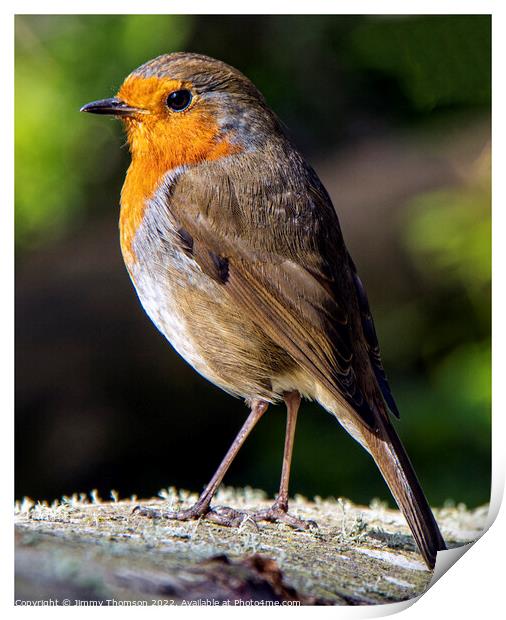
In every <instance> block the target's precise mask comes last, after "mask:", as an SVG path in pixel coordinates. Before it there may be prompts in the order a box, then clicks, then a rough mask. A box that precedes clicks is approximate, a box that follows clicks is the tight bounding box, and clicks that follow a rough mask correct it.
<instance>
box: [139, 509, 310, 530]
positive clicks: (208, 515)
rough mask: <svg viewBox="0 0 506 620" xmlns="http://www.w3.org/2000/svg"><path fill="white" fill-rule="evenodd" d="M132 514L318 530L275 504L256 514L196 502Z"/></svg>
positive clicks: (159, 517) (229, 524) (238, 524)
mask: <svg viewBox="0 0 506 620" xmlns="http://www.w3.org/2000/svg"><path fill="white" fill-rule="evenodd" d="M134 512H135V513H136V514H138V515H140V516H142V517H147V518H148V519H172V520H175V521H190V520H194V519H200V518H204V519H206V520H208V521H211V522H212V523H217V524H218V525H224V526H226V527H239V526H240V525H242V524H243V523H246V522H248V521H250V522H254V523H258V522H259V521H268V522H270V523H284V524H285V525H288V526H290V527H292V528H294V529H296V530H309V529H313V528H318V525H317V523H316V522H315V521H312V520H305V519H300V518H298V517H295V516H294V515H291V514H290V513H289V512H288V508H287V506H284V505H281V504H278V503H277V502H275V503H274V504H273V505H272V506H271V507H270V508H265V509H263V510H258V511H257V512H253V513H250V512H246V511H244V510H237V509H235V508H230V507H228V506H216V507H214V508H210V507H209V506H206V505H204V504H199V503H198V502H197V503H196V504H194V505H193V506H191V507H190V508H187V509H186V510H175V511H168V510H159V509H158V508H151V507H149V506H136V507H135V508H134Z"/></svg>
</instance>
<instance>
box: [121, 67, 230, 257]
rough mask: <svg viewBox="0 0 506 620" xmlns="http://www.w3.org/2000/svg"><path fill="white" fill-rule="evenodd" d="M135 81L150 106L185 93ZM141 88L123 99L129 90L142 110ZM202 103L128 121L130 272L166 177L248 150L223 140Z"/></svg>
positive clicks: (124, 237) (124, 235) (124, 220)
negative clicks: (148, 211)
mask: <svg viewBox="0 0 506 620" xmlns="http://www.w3.org/2000/svg"><path fill="white" fill-rule="evenodd" d="M131 80H132V78H130V81H131ZM134 80H138V81H141V82H142V84H141V85H138V86H139V87H140V86H142V88H143V89H144V92H148V93H149V98H150V103H151V102H152V101H153V100H155V101H156V100H158V99H159V100H160V101H161V102H163V101H164V96H165V94H166V92H167V91H168V90H169V89H170V87H172V88H178V87H180V83H173V82H171V83H170V84H168V83H166V81H165V82H164V81H163V80H162V81H160V80H157V81H156V82H154V83H152V80H153V78H147V79H145V78H134ZM160 82H162V85H160ZM139 87H137V88H136V85H135V84H134V85H132V84H131V83H129V84H128V89H127V92H126V93H124V94H123V92H122V91H123V90H124V89H125V86H124V87H122V90H120V93H119V96H121V97H122V98H123V99H124V100H126V101H127V102H128V103H131V104H132V105H141V106H142V104H143V101H142V99H141V100H139V98H137V99H136V98H135V97H134V96H133V95H132V92H133V93H135V92H138V91H139ZM155 87H157V88H158V89H159V91H160V93H161V94H160V95H157V92H158V91H157V92H155V93H153V91H154V89H155ZM127 97H128V98H127ZM157 97H158V99H157ZM198 103H199V102H198V98H197V97H196V98H195V100H194V103H193V105H192V107H191V108H190V109H189V110H188V111H187V112H183V113H172V114H170V113H167V112H166V110H164V109H163V103H161V104H160V107H159V109H157V108H155V109H154V110H153V104H152V103H151V105H150V109H151V110H153V111H152V113H151V114H149V115H143V116H142V117H141V118H140V119H127V120H126V129H127V134H128V141H129V144H130V150H131V154H132V162H131V164H130V167H129V169H128V172H127V176H126V180H125V184H124V186H123V189H122V192H121V215H120V239H121V249H122V253H123V257H124V259H125V262H126V263H127V267H128V265H129V264H131V263H132V262H135V261H136V257H135V252H134V250H133V239H134V237H135V233H136V231H137V229H138V227H139V225H140V224H141V222H142V219H143V216H144V211H145V208H146V203H147V201H148V200H149V199H150V198H151V197H152V196H153V194H154V192H155V191H156V189H157V187H158V186H159V184H160V183H161V181H162V179H163V178H164V176H165V175H166V174H167V173H168V172H170V171H171V170H173V169H174V168H177V167H178V166H183V165H192V164H198V163H200V162H203V161H212V160H216V159H220V158H221V157H226V156H228V155H232V154H234V153H237V152H239V151H240V150H242V149H241V148H240V147H239V146H237V145H234V144H231V142H230V141H229V140H228V139H227V138H220V136H219V130H218V124H217V122H216V119H215V118H214V117H213V114H212V112H211V111H210V110H209V109H206V110H205V111H201V110H200V108H199V105H198Z"/></svg>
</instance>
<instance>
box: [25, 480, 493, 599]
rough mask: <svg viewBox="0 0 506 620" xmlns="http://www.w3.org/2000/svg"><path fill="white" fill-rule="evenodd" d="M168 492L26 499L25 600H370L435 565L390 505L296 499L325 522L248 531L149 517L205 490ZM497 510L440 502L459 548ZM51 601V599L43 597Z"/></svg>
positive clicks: (257, 499)
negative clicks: (146, 513) (139, 510)
mask: <svg viewBox="0 0 506 620" xmlns="http://www.w3.org/2000/svg"><path fill="white" fill-rule="evenodd" d="M161 495H162V497H161V498H160V499H151V500H147V501H145V502H144V501H143V502H140V501H138V500H137V499H136V498H131V499H129V500H118V498H117V497H116V496H115V494H114V493H113V500H112V501H107V502H106V501H102V500H100V499H99V498H98V497H97V496H96V494H92V497H91V498H88V497H87V496H84V495H81V496H77V495H75V496H73V497H71V498H63V499H62V500H61V501H58V502H54V503H53V504H51V505H48V504H47V503H45V502H42V503H37V504H34V503H33V502H31V501H30V500H24V501H23V502H21V503H18V504H17V505H16V515H15V522H16V526H15V527H16V593H15V598H16V600H17V601H20V602H22V603H23V602H24V603H25V604H26V602H27V601H32V602H36V601H42V602H45V604H48V603H49V602H52V604H59V605H78V604H91V605H104V606H106V605H119V604H121V605H128V604H136V605H141V604H157V605H169V604H176V605H181V604H183V605H187V604H230V605H239V604H241V605H242V604H249V605H251V604H285V605H286V604H290V605H293V604H295V605H298V604H302V605H304V604H306V605H307V604H309V605H314V604H328V605H367V604H377V603H388V602H394V601H400V600H405V599H409V598H412V597H414V596H417V595H418V594H421V593H422V592H423V591H424V590H425V589H426V588H427V586H428V584H429V582H430V579H431V573H430V572H429V571H428V570H427V569H426V567H425V565H424V563H423V561H422V559H421V556H420V555H419V554H418V552H417V550H416V548H415V544H414V541H413V538H412V536H411V534H410V533H409V530H408V528H407V525H406V522H405V520H404V518H403V517H402V515H401V514H400V513H399V511H397V510H390V509H387V508H386V507H385V505H383V504H381V503H380V502H377V501H376V502H372V503H371V505H370V506H369V507H365V506H357V505H354V504H352V503H351V502H349V501H348V500H345V499H337V500H336V499H333V498H331V499H326V500H323V499H321V498H315V499H314V500H313V501H308V500H306V499H305V498H302V497H296V498H295V499H294V500H292V501H291V502H290V511H291V512H292V513H293V514H295V515H297V516H299V517H302V518H304V519H312V520H314V521H316V522H317V523H318V525H319V527H318V529H313V530H310V531H296V530H292V529H290V528H288V527H287V526H284V525H277V524H270V523H261V524H258V525H257V524H255V523H253V522H251V521H248V519H247V518H245V520H244V522H243V524H242V525H241V526H240V527H239V528H226V527H221V526H218V525H214V524H212V523H209V522H207V521H206V520H204V519H202V520H200V521H191V522H185V523H179V522H173V521H168V520H163V519H153V520H150V519H146V518H145V517H141V516H139V515H138V514H136V513H135V512H133V508H134V507H135V506H136V505H138V504H142V505H151V506H158V507H160V508H172V509H174V508H175V507H176V506H188V505H190V504H191V503H192V502H193V501H194V500H195V499H196V496H192V495H190V494H189V493H187V492H184V491H179V492H178V491H176V490H175V489H168V490H166V491H164V492H162V493H161ZM214 503H215V504H217V505H228V506H232V507H234V508H239V509H241V510H245V511H248V510H256V509H258V508H262V507H267V506H269V504H270V502H269V501H268V500H267V499H266V498H265V496H264V495H263V494H262V493H261V492H259V491H253V490H251V489H243V490H233V489H221V490H220V491H219V492H218V495H217V497H216V498H215V502H214ZM487 511H488V507H487V506H483V507H480V508H477V509H475V510H471V511H470V510H467V509H466V508H465V506H462V505H459V506H453V507H445V508H442V509H439V510H436V511H435V514H436V518H437V520H438V522H439V524H440V526H441V529H442V532H443V536H444V537H445V540H446V542H447V544H448V546H449V547H455V546H459V545H462V544H464V543H467V542H469V541H471V540H474V539H475V538H476V537H477V536H478V535H479V534H480V532H481V531H482V530H483V528H484V525H485V521H486V517H487ZM38 604H42V603H38Z"/></svg>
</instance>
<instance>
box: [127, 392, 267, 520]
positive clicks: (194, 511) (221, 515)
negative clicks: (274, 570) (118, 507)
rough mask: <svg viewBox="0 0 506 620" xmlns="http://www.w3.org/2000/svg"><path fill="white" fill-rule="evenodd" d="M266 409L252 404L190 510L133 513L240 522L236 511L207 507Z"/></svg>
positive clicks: (259, 402)
mask: <svg viewBox="0 0 506 620" xmlns="http://www.w3.org/2000/svg"><path fill="white" fill-rule="evenodd" d="M267 407H268V403H266V402H265V401H263V400H257V401H254V402H253V403H252V406H251V412H250V414H249V416H248V418H247V419H246V422H245V423H244V424H243V426H242V428H241V430H240V431H239V433H238V434H237V437H236V438H235V439H234V442H233V443H232V445H231V446H230V448H229V450H228V452H227V453H226V455H225V458H224V459H223V461H222V462H221V464H220V466H219V467H218V469H217V470H216V473H215V474H214V476H213V477H212V478H211V481H210V482H209V484H208V485H207V487H206V488H205V489H204V491H203V492H202V494H201V496H200V497H199V499H198V500H197V502H196V503H195V504H194V505H193V506H192V507H191V508H187V509H186V510H177V511H163V510H158V509H156V508H150V507H148V506H145V507H144V506H137V507H136V508H135V509H134V510H135V512H136V513H137V514H140V515H142V516H145V517H149V518H152V519H158V518H165V519H176V520H179V521H187V520H189V519H198V518H199V517H202V516H204V515H205V516H206V517H207V518H209V519H210V520H212V521H214V522H216V523H221V524H222V525H235V524H238V523H239V522H240V521H242V518H243V517H244V515H243V514H241V518H240V519H239V513H238V512H237V511H234V510H232V509H230V508H220V509H218V510H217V511H214V510H211V509H210V508H209V505H210V503H211V500H212V498H213V496H214V494H215V493H216V489H217V488H218V487H219V486H220V484H221V481H222V480H223V477H224V476H225V474H226V473H227V470H228V468H229V467H230V465H231V463H232V461H233V460H234V458H235V457H236V455H237V453H238V452H239V450H240V448H241V446H242V445H243V443H244V442H245V440H246V438H247V437H248V435H249V434H250V433H251V431H252V430H253V428H254V427H255V425H256V423H257V422H258V421H259V420H260V418H261V417H262V415H263V414H264V413H265V412H266V410H267Z"/></svg>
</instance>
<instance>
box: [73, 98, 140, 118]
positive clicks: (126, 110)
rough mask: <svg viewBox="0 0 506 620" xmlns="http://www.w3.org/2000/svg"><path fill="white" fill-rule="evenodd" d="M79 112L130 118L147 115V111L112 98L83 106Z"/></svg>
mask: <svg viewBox="0 0 506 620" xmlns="http://www.w3.org/2000/svg"><path fill="white" fill-rule="evenodd" d="M79 112H90V113H91V114H111V115H112V116H129V115H131V114H146V112H147V111H146V110H143V109H141V108H132V106H129V105H128V104H126V103H125V102H124V101H121V99H117V98H116V97H111V98H110V99H99V101H92V102H91V103H87V104H86V105H83V107H82V108H81V109H80V110H79Z"/></svg>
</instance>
